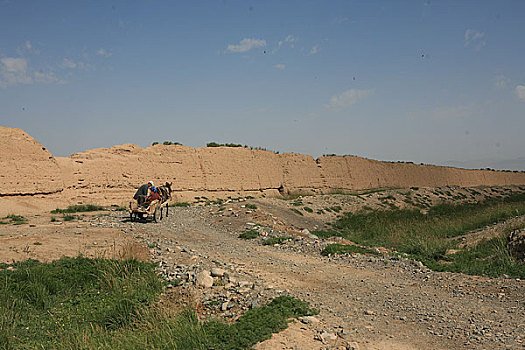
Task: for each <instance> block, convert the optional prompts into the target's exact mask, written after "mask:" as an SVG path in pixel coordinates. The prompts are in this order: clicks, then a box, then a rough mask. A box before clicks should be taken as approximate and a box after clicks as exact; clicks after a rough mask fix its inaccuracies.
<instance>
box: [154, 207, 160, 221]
mask: <svg viewBox="0 0 525 350" xmlns="http://www.w3.org/2000/svg"><path fill="white" fill-rule="evenodd" d="M159 216H160V213H159V208H155V211H154V212H153V221H155V222H159Z"/></svg>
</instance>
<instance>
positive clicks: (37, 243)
mask: <svg viewBox="0 0 525 350" xmlns="http://www.w3.org/2000/svg"><path fill="white" fill-rule="evenodd" d="M33 244H34V245H42V242H34V243H33Z"/></svg>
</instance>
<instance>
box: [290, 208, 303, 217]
mask: <svg viewBox="0 0 525 350" xmlns="http://www.w3.org/2000/svg"><path fill="white" fill-rule="evenodd" d="M292 211H293V212H294V213H296V214H299V215H301V216H304V214H303V213H302V212H301V211H300V210H297V209H295V208H292Z"/></svg>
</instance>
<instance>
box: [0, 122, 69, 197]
mask: <svg viewBox="0 0 525 350" xmlns="http://www.w3.org/2000/svg"><path fill="white" fill-rule="evenodd" d="M0 178H1V181H0V196H20V195H38V194H52V193H57V192H60V191H62V189H63V187H64V182H63V181H62V172H61V170H60V168H59V167H58V164H57V162H56V160H55V158H54V157H53V155H52V154H51V153H49V151H48V150H46V149H45V148H44V147H43V146H42V145H41V144H40V143H38V141H36V140H35V139H34V138H32V137H31V136H29V135H28V134H27V133H25V132H24V131H23V130H20V129H15V128H6V127H2V126H0Z"/></svg>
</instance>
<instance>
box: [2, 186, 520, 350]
mask: <svg viewBox="0 0 525 350" xmlns="http://www.w3.org/2000/svg"><path fill="white" fill-rule="evenodd" d="M497 191H499V192H495V194H496V195H498V194H499V193H500V192H501V193H506V191H507V189H505V188H500V189H497ZM446 192H448V193H446ZM431 193H432V194H431ZM485 193H493V190H492V189H488V188H487V189H477V190H476V191H475V193H472V192H469V191H467V190H464V189H459V188H456V189H450V188H448V189H439V190H437V191H436V189H417V190H412V191H408V190H391V191H386V192H380V193H370V194H363V195H361V196H349V195H332V196H315V197H313V196H312V197H303V198H296V199H292V200H286V201H285V200H281V199H271V198H267V199H257V200H255V199H251V200H248V201H242V200H241V201H238V200H237V201H230V202H229V203H223V204H221V205H208V206H205V205H201V204H202V203H198V204H194V205H193V206H191V207H188V208H170V214H169V216H168V217H167V218H165V219H164V220H163V221H161V222H159V223H142V222H130V221H129V220H128V215H127V213H126V212H116V211H114V212H94V213H86V214H83V215H80V214H78V216H79V218H78V219H77V220H73V221H63V220H62V219H63V217H62V216H61V215H52V214H49V213H40V214H37V215H34V214H33V215H30V216H26V219H27V223H24V224H21V225H13V224H3V225H0V262H5V263H10V262H13V261H18V260H25V259H28V258H32V259H38V260H43V261H49V260H53V259H57V258H60V257H61V256H76V255H78V254H83V255H85V256H95V257H114V256H118V255H119V252H121V251H122V249H123V247H126V246H129V245H136V244H139V245H142V246H143V247H145V248H147V249H148V250H149V252H150V258H151V259H152V260H154V261H155V262H159V266H160V265H162V263H164V264H165V265H166V266H168V268H170V266H171V267H173V268H175V267H177V266H180V265H181V264H183V265H184V266H186V268H188V266H190V265H194V266H193V267H194V268H195V269H196V270H199V269H201V268H202V267H203V266H221V267H226V268H228V269H231V271H234V272H235V273H237V274H242V276H250V278H252V279H253V280H254V281H257V284H258V285H261V286H265V288H266V290H270V291H272V293H285V294H290V295H293V296H295V297H298V298H301V299H303V300H306V301H308V302H310V303H311V305H312V306H313V307H315V308H317V309H319V310H320V314H319V315H317V316H315V319H314V320H313V321H300V320H297V321H295V322H293V323H291V324H290V327H289V328H288V329H286V330H285V331H283V332H281V333H279V334H276V335H274V336H273V337H272V338H271V339H270V340H267V341H265V342H263V343H260V344H258V345H257V346H256V349H259V350H269V349H451V348H458V349H523V348H524V346H525V336H524V334H525V322H524V321H523V320H525V282H524V281H521V280H519V279H509V278H486V277H478V276H467V275H462V274H452V273H438V272H433V271H430V270H429V269H427V268H426V267H425V266H422V264H419V263H418V262H414V261H409V260H405V259H401V260H393V259H389V258H386V257H369V256H363V255H359V254H355V255H352V256H347V257H341V258H328V257H323V256H321V255H320V250H321V248H322V246H323V244H326V242H323V241H322V240H318V239H315V237H311V236H309V234H308V232H309V231H313V230H315V229H318V228H322V227H324V223H325V222H326V221H330V220H333V219H335V218H336V217H337V215H339V213H340V212H344V211H348V210H355V209H356V208H359V207H363V206H365V205H366V206H369V207H371V208H376V207H377V208H383V207H387V206H392V205H396V206H399V207H402V206H404V205H409V203H407V202H409V200H410V202H418V201H419V199H420V198H422V199H421V202H426V203H432V204H434V203H436V202H438V201H440V200H444V199H445V197H447V198H450V199H454V200H456V201H461V200H463V201H467V200H478V199H481V198H482V197H483V196H484V195H485ZM460 194H462V195H460ZM463 197H464V198H463ZM407 198H408V199H409V200H407ZM299 203H300V204H299ZM389 203H391V204H389ZM418 203H419V202H418ZM247 204H251V205H255V208H253V207H252V208H250V206H246V205H247ZM304 207H308V208H309V209H311V212H310V211H309V210H305V209H304ZM337 207H341V209H338V208H337ZM326 208H329V209H330V208H332V209H331V210H329V211H327V210H326ZM333 208H335V210H334V209H333ZM294 209H296V210H300V211H301V213H302V215H300V214H298V213H297V212H296V211H294ZM421 210H424V206H423V205H422V206H421ZM52 218H54V219H52ZM52 220H53V222H52ZM254 227H262V228H264V230H263V231H262V232H264V233H261V234H268V235H273V234H274V233H276V232H279V233H286V234H289V235H295V236H296V237H299V238H300V239H297V240H296V241H294V242H293V243H285V244H281V245H276V246H264V245H262V244H261V241H260V240H242V239H239V238H238V235H239V233H241V232H243V231H244V230H246V229H250V228H254ZM305 229H306V230H308V231H305ZM484 234H486V232H485V233H484ZM190 267H191V266H190ZM232 273H233V272H232ZM184 288H186V289H185V290H186V291H187V290H190V289H195V290H196V291H199V292H200V295H202V296H203V297H205V296H206V295H208V296H209V295H211V294H212V293H223V290H224V291H225V290H226V289H225V287H220V288H222V289H220V288H219V287H217V286H213V287H211V288H210V289H202V288H197V287H196V286H192V285H191V283H189V282H188V283H187V284H183V285H181V286H179V287H176V286H173V287H172V291H173V292H179V291H181V290H182V289H184ZM253 288H255V287H253ZM179 289H180V290H179ZM214 291H215V292H214ZM231 291H232V293H233V294H239V295H240V294H242V293H248V292H247V291H246V290H243V289H242V288H238V287H232V289H231ZM224 293H225V292H224ZM228 293H229V292H228ZM232 300H233V299H232ZM220 312H221V310H220V308H219V310H218V311H217V314H218V315H220ZM203 317H204V316H203Z"/></svg>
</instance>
